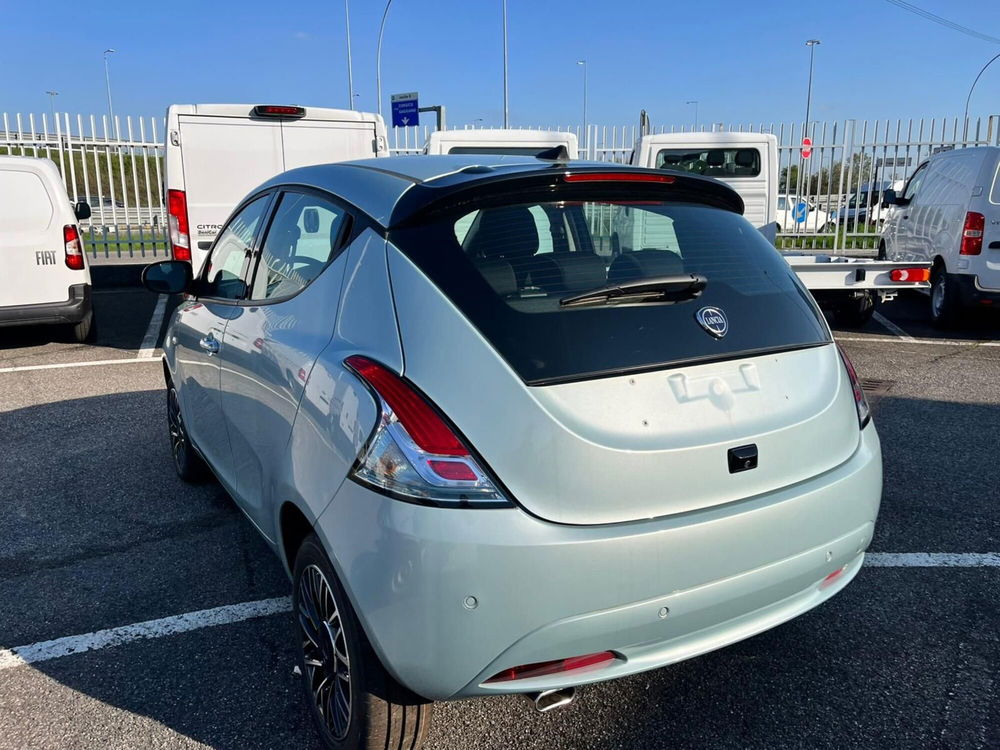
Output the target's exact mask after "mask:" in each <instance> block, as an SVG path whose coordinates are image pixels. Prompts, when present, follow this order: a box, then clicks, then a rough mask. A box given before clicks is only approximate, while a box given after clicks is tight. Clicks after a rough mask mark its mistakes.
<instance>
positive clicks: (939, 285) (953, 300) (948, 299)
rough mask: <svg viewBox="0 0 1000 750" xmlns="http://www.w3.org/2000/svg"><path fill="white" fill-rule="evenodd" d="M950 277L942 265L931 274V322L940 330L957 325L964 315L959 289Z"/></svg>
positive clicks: (937, 266)
mask: <svg viewBox="0 0 1000 750" xmlns="http://www.w3.org/2000/svg"><path fill="white" fill-rule="evenodd" d="M949 276H950V274H949V273H947V272H946V271H945V270H944V266H942V265H940V264H939V265H936V266H934V270H933V271H932V272H931V322H932V323H933V324H934V325H936V326H937V327H939V328H949V327H951V326H953V325H955V324H956V323H957V322H958V319H959V317H961V313H962V302H961V300H960V299H959V298H958V288H957V287H956V285H955V284H954V283H953V282H952V281H950V280H949Z"/></svg>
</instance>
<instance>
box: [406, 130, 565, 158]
mask: <svg viewBox="0 0 1000 750" xmlns="http://www.w3.org/2000/svg"><path fill="white" fill-rule="evenodd" d="M554 148H561V149H563V151H562V152H561V153H560V155H559V158H561V159H577V158H579V150H580V149H579V146H578V144H577V140H576V135H575V134H574V133H566V132H563V131H561V130H518V129H517V128H493V129H485V128H484V129H472V128H470V129H468V130H436V131H434V132H433V133H431V134H430V137H428V139H427V144H426V145H425V146H424V153H425V154H515V155H521V156H537V155H538V154H539V153H541V152H544V151H550V150H551V149H554Z"/></svg>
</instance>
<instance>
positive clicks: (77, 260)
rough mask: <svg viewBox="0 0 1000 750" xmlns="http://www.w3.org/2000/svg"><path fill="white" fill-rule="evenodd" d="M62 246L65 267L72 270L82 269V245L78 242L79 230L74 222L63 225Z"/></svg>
mask: <svg viewBox="0 0 1000 750" xmlns="http://www.w3.org/2000/svg"><path fill="white" fill-rule="evenodd" d="M63 246H64V249H65V252H66V267H67V268H72V269H73V270H74V271H82V270H83V268H84V262H83V247H82V246H81V244H80V231H79V230H78V229H77V228H76V225H75V224H67V225H66V226H64V227H63Z"/></svg>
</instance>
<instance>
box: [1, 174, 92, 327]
mask: <svg viewBox="0 0 1000 750" xmlns="http://www.w3.org/2000/svg"><path fill="white" fill-rule="evenodd" d="M89 217H90V206H88V205H87V204H86V203H82V202H81V203H77V204H76V206H74V205H73V204H72V203H70V200H69V196H68V195H67V194H66V187H65V185H64V184H63V180H62V176H61V175H60V174H59V170H58V169H57V168H56V165H55V164H53V163H52V162H51V161H50V160H48V159H36V158H32V157H28V156H0V327H5V326H22V325H40V324H58V325H62V326H63V327H64V328H65V330H66V332H67V333H68V334H69V335H70V336H71V337H72V338H73V340H75V341H80V342H82V341H87V340H89V339H91V338H92V337H93V335H94V330H95V329H94V325H93V320H94V313H93V310H92V309H91V288H90V270H89V268H88V267H87V260H86V256H85V254H84V252H83V240H82V236H81V234H80V227H79V225H78V224H77V221H78V220H82V219H87V218H89Z"/></svg>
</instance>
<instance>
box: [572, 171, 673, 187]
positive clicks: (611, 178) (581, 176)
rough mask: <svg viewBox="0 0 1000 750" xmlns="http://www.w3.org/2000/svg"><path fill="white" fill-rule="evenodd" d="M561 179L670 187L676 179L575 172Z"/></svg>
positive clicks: (644, 174) (646, 174)
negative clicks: (650, 183)
mask: <svg viewBox="0 0 1000 750" xmlns="http://www.w3.org/2000/svg"><path fill="white" fill-rule="evenodd" d="M563 179H564V180H565V181H566V182H661V183H663V184H665V185H670V184H673V183H674V182H676V180H677V178H676V177H673V176H671V175H668V174H650V173H649V172H577V173H576V174H568V175H566V176H565V177H563Z"/></svg>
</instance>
